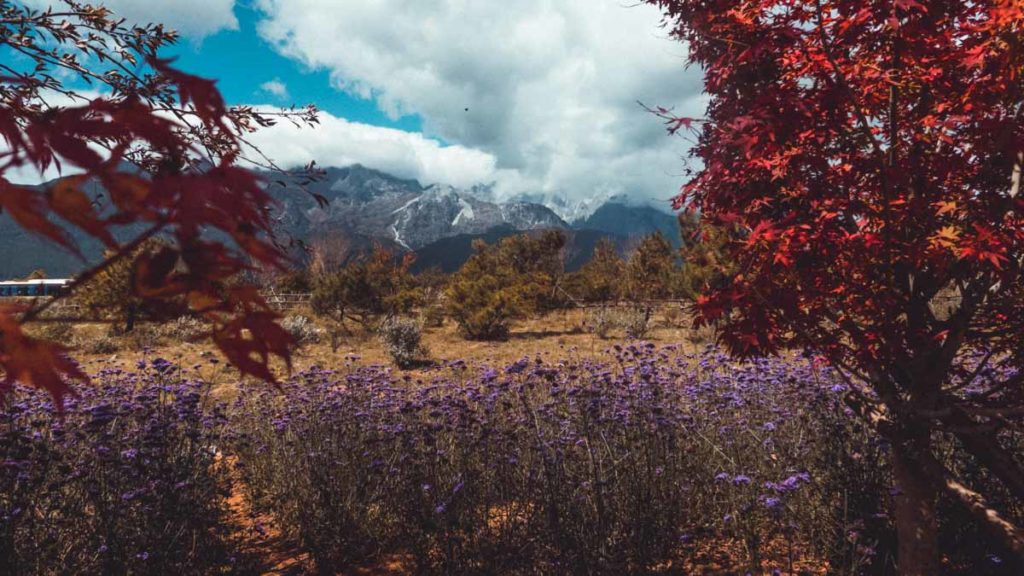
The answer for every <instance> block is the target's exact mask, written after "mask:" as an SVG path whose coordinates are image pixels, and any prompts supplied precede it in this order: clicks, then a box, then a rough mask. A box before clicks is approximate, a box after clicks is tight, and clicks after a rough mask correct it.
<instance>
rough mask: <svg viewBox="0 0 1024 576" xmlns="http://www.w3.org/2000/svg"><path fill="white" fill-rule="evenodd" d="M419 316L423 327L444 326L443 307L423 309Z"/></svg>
mask: <svg viewBox="0 0 1024 576" xmlns="http://www.w3.org/2000/svg"><path fill="white" fill-rule="evenodd" d="M420 316H421V317H422V318H423V325H424V326H426V327H428V328H440V327H441V326H444V318H445V314H444V307H443V306H440V305H437V306H428V307H426V308H424V309H423V311H422V312H421V313H420Z"/></svg>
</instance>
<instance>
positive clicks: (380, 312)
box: [310, 245, 420, 325]
mask: <svg viewBox="0 0 1024 576" xmlns="http://www.w3.org/2000/svg"><path fill="white" fill-rule="evenodd" d="M412 263H413V259H412V255H411V254H410V255H406V256H404V257H400V256H398V255H396V254H395V253H393V252H391V251H390V250H387V249H386V248H384V247H382V246H379V245H378V246H375V247H374V249H373V252H371V253H370V254H369V255H367V256H366V257H365V258H360V259H356V260H353V261H352V262H350V263H349V264H348V265H347V266H345V267H344V268H342V269H340V270H338V271H337V272H335V273H333V274H327V275H325V276H321V277H319V278H317V279H316V281H315V282H314V288H313V297H312V301H311V303H310V304H311V305H312V307H313V310H314V312H316V313H317V314H320V315H322V316H326V317H328V318H331V319H332V320H334V321H336V322H339V323H344V322H345V320H346V319H356V320H358V321H359V323H361V324H363V325H369V324H370V322H371V320H373V319H374V318H377V317H381V316H383V317H386V318H390V317H392V316H396V315H398V314H405V313H407V312H409V311H410V310H412V308H413V306H414V305H416V304H417V303H418V302H419V300H420V291H419V289H418V288H417V286H416V279H415V278H414V277H413V275H412V274H411V273H410V272H409V266H411V265H412Z"/></svg>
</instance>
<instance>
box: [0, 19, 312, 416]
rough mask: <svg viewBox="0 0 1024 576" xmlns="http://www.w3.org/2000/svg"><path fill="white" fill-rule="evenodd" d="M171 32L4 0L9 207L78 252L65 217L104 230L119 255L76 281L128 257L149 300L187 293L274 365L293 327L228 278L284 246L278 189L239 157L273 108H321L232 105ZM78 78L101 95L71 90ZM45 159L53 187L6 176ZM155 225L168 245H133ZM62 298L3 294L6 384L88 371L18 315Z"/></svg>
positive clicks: (226, 333) (4, 199)
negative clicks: (33, 299)
mask: <svg viewBox="0 0 1024 576" xmlns="http://www.w3.org/2000/svg"><path fill="white" fill-rule="evenodd" d="M176 40H177V36H176V34H175V33H174V32H172V31H170V30H167V29H164V28H163V27H162V26H159V25H147V26H129V25H126V24H125V23H124V21H123V20H121V19H118V18H116V17H115V16H114V15H112V14H111V13H110V11H108V10H107V9H105V8H102V7H95V6H92V5H87V4H82V3H79V2H75V1H72V0H65V2H63V3H62V4H61V5H60V6H59V7H57V8H51V9H47V10H46V11H42V12H41V11H38V10H33V9H31V8H29V7H26V6H25V5H23V4H22V3H20V2H11V1H8V0H0V49H2V50H3V52H4V54H5V58H4V60H3V62H0V210H3V211H4V212H5V213H6V214H7V215H8V216H9V217H10V218H11V219H12V220H13V221H14V222H15V223H16V224H18V225H20V226H21V227H23V228H25V229H26V230H28V231H30V232H32V233H34V234H36V235H38V236H39V238H40V239H41V240H44V241H49V242H53V243H56V244H58V245H60V246H62V247H64V248H65V249H67V250H69V251H71V252H74V253H76V254H78V253H79V250H78V247H77V246H76V245H75V242H74V241H73V240H72V237H71V235H70V234H69V233H68V229H69V228H70V227H74V228H77V229H78V230H79V231H80V232H81V233H84V234H86V235H88V236H91V237H93V238H95V239H96V240H98V241H100V242H102V243H103V245H104V246H105V247H106V248H107V249H108V250H109V251H110V252H109V254H110V256H109V257H107V258H106V259H104V260H103V261H102V262H101V263H99V264H97V265H95V266H93V267H91V268H88V269H86V270H85V271H84V272H82V273H81V274H79V275H78V276H77V277H76V280H75V282H74V283H73V285H72V289H73V290H75V289H77V288H78V287H80V286H81V285H83V284H86V283H88V282H89V281H90V280H92V279H93V278H95V277H97V276H98V275H100V274H102V273H103V272H104V271H106V270H108V269H110V268H112V267H114V266H116V265H118V264H119V263H121V262H123V261H125V260H129V259H133V265H132V270H133V278H132V282H133V284H134V290H133V292H134V294H135V295H136V296H138V298H139V299H140V300H141V301H143V302H144V304H145V305H146V306H147V307H148V308H150V309H153V310H156V309H158V308H159V307H160V305H161V303H165V302H174V303H175V304H174V305H175V306H177V305H178V304H177V303H178V302H182V301H184V302H185V303H186V305H187V306H188V308H189V309H190V312H191V313H192V314H195V315H198V316H202V317H203V318H204V319H205V320H206V321H207V323H208V324H209V325H210V326H211V330H212V333H211V337H212V340H213V342H214V343H215V344H216V345H217V346H218V347H219V348H220V349H221V351H222V352H223V353H224V354H225V355H226V356H227V358H228V359H229V360H230V361H231V363H232V364H233V365H234V366H236V367H237V368H238V369H239V370H241V371H242V372H243V373H245V374H251V375H254V376H257V377H260V378H264V379H268V380H272V379H273V378H274V376H273V374H272V372H271V371H270V368H269V366H268V364H269V361H270V357H271V356H279V357H282V358H283V359H285V360H286V361H287V360H289V351H288V335H287V334H286V333H285V332H284V330H282V329H281V327H280V326H279V325H278V324H277V322H276V315H275V314H274V312H273V311H272V310H271V309H270V308H269V307H268V306H267V305H266V303H265V302H264V301H263V300H262V298H260V296H259V293H258V290H257V289H256V288H254V287H252V286H245V285H234V286H230V287H228V288H225V287H224V284H223V282H224V281H225V280H227V279H229V278H232V277H235V276H237V275H238V274H240V273H242V272H243V271H245V270H248V269H251V268H253V267H255V266H257V265H259V266H270V267H274V266H278V265H280V264H281V263H282V262H283V257H284V255H283V252H282V251H281V250H280V249H279V247H278V246H277V244H276V243H275V242H274V241H273V234H272V233H273V230H272V229H271V219H270V218H269V212H268V210H267V207H268V206H270V205H271V204H272V199H271V197H270V196H269V195H268V194H267V192H266V191H265V190H264V187H263V186H262V184H261V182H260V180H259V178H258V177H257V176H256V175H255V174H254V173H253V172H252V171H250V170H247V169H245V168H243V167H241V166H240V165H239V164H240V162H242V161H244V160H246V159H247V156H246V154H247V153H250V152H252V149H251V147H248V146H246V142H245V135H246V134H247V133H249V132H251V131H252V130H254V129H256V128H258V127H260V126H267V125H270V124H273V123H274V122H275V121H276V118H279V117H286V118H289V119H292V120H293V121H296V122H301V121H305V122H310V123H312V122H315V120H316V117H315V110H313V109H312V108H310V109H306V110H301V111H298V112H295V111H285V112H281V113H257V112H256V111H254V110H252V109H251V108H247V107H240V108H228V107H227V106H226V105H225V103H224V100H223V98H222V97H221V95H220V93H219V92H218V91H217V89H216V88H215V87H214V83H213V81H211V80H206V79H202V78H198V77H195V76H191V75H189V74H185V73H183V72H181V71H179V70H177V69H175V68H173V67H171V66H170V63H169V62H167V61H166V60H162V59H160V57H159V54H158V52H159V50H160V49H161V48H162V47H165V46H167V45H169V44H171V43H173V42H175V41H176ZM14 53H16V54H18V55H19V57H18V58H16V59H15V58H11V59H8V58H7V57H6V55H7V54H14ZM85 85H88V86H89V87H90V89H91V90H92V91H93V92H94V94H97V95H96V96H90V97H86V96H84V95H83V94H82V93H80V92H79V91H77V89H78V88H79V87H81V86H85ZM247 151H248V152H247ZM250 156H252V154H250ZM255 156H256V157H257V158H258V156H259V155H258V154H256V155H255ZM266 164H267V163H266V162H264V163H263V165H266ZM50 168H57V169H60V170H61V171H62V174H64V175H65V177H64V178H62V179H61V180H59V181H58V182H57V183H56V184H55V185H53V186H50V187H47V188H46V189H40V188H38V187H33V186H23V185H19V184H15V183H13V182H11V181H10V179H9V178H10V177H11V171H12V170H15V169H35V170H37V171H39V172H40V173H42V172H44V171H46V170H47V169H50ZM93 184H99V185H100V186H101V187H102V190H103V193H102V196H99V195H96V194H95V193H94V192H93V191H94V190H96V189H97V187H96V186H94V185H93ZM115 230H118V231H120V232H121V233H122V234H124V233H125V231H126V230H131V231H134V234H132V236H131V237H129V238H124V237H123V236H122V237H115V235H114V231H115ZM211 232H212V233H214V234H213V235H211V234H209V233H211ZM157 236H160V237H162V238H166V239H167V241H168V242H167V244H166V245H164V246H163V247H161V248H160V249H158V250H156V251H154V252H143V253H141V254H138V252H137V248H138V247H139V246H141V245H142V244H143V243H145V242H146V241H147V240H149V239H150V238H154V237H157ZM214 237H220V238H228V239H230V242H224V241H218V240H215V239H213V238H214ZM136 254H138V256H137V257H136V256H134V255H136ZM55 301H56V300H49V301H41V302H38V303H36V304H35V305H34V306H33V307H31V308H25V307H15V306H10V305H4V306H3V307H0V372H2V374H3V378H2V380H0V386H2V387H3V388H5V389H6V388H9V387H10V386H11V384H12V383H13V382H15V381H20V382H22V383H24V384H27V385H32V386H35V387H39V388H44V389H47V390H49V391H50V392H51V393H53V395H54V397H55V398H56V399H57V401H58V402H59V400H60V398H61V395H62V394H63V393H65V392H66V391H67V386H68V384H67V382H68V380H69V379H84V375H83V373H82V372H81V371H80V369H79V368H78V367H77V366H76V365H75V364H74V363H73V362H71V361H70V360H69V359H67V358H66V357H65V356H64V353H63V349H62V348H61V346H60V345H59V344H56V343H52V342H45V341H41V340H38V339H35V338H32V337H30V336H28V335H27V334H26V332H25V331H24V329H23V328H24V325H25V324H27V323H29V322H32V321H34V320H37V319H38V318H39V317H40V315H41V314H42V313H43V312H44V311H46V310H47V309H49V307H50V306H52V305H53V303H54V302H55Z"/></svg>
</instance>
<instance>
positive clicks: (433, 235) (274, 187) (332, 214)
mask: <svg viewBox="0 0 1024 576" xmlns="http://www.w3.org/2000/svg"><path fill="white" fill-rule="evenodd" d="M307 180H308V179H306V178H304V177H300V176H283V177H282V176H280V175H276V174H275V175H268V179H267V182H268V183H267V186H268V191H269V192H270V193H271V195H272V196H274V197H275V198H276V199H277V200H278V205H277V207H276V208H275V209H274V210H275V212H274V214H273V217H274V221H275V227H276V229H277V231H278V233H279V236H280V240H282V241H284V242H288V241H297V242H296V244H299V243H305V244H307V245H308V244H309V243H310V241H315V240H317V239H322V238H332V239H336V240H340V242H332V243H331V244H330V245H331V246H332V247H333V248H332V250H343V252H344V253H345V254H346V256H343V257H341V259H342V260H344V259H346V258H347V257H348V256H347V255H353V254H359V253H362V252H365V251H366V250H367V249H369V248H370V247H371V246H372V245H373V244H374V243H381V244H384V245H385V246H388V247H390V248H393V249H396V250H410V251H416V252H420V251H422V250H423V249H425V248H426V252H425V253H426V254H434V255H436V254H438V253H444V252H452V250H453V249H452V248H451V246H452V245H453V244H452V243H451V242H450V241H449V240H451V239H455V238H461V239H463V240H465V242H462V244H465V246H469V245H470V240H468V239H472V238H476V237H481V238H491V237H494V238H498V237H503V236H507V235H509V234H514V233H516V232H522V231H530V230H542V229H552V228H555V229H563V230H574V231H576V232H575V233H574V234H575V235H579V236H580V237H581V238H584V239H586V242H584V243H583V244H581V245H582V246H584V248H583V250H584V251H585V252H587V254H586V255H587V256H588V255H589V252H588V251H587V249H586V246H589V245H590V244H589V242H591V241H592V240H594V238H596V236H600V235H605V236H609V237H614V238H617V239H620V240H628V239H631V238H636V237H639V236H643V235H645V234H649V233H651V232H653V231H654V230H661V231H662V232H663V234H665V236H666V237H668V238H669V239H670V240H673V241H676V240H677V239H678V232H677V231H675V225H676V224H675V218H674V216H672V215H670V214H667V213H665V212H662V211H660V210H657V209H656V208H652V207H650V206H640V205H632V204H629V203H627V202H626V201H625V199H622V198H618V197H610V196H607V195H606V196H598V197H595V198H590V199H585V200H571V199H569V198H567V197H566V196H565V195H562V194H557V193H554V194H521V195H518V196H516V197H514V198H511V199H505V200H498V199H496V198H495V193H494V189H493V187H491V186H486V185H484V186H474V187H472V188H469V189H461V188H454V187H452V186H447V185H440V184H433V185H427V186H424V185H422V184H420V183H419V182H416V181H415V180H408V179H402V178H398V177H395V176H392V175H390V174H386V173H384V172H380V171H378V170H372V169H370V168H366V167H363V166H358V165H356V166H350V167H347V168H328V169H326V171H325V173H324V174H323V177H321V178H317V179H315V180H313V181H307ZM52 184H53V183H52V182H51V183H47V184H44V185H43V186H50V185H52ZM570 223H571V224H570ZM125 232H126V234H128V235H130V231H125ZM71 233H72V236H73V237H74V238H75V239H76V241H78V242H80V243H81V247H82V251H83V253H84V254H85V255H86V262H83V261H81V260H78V259H77V258H75V257H74V256H72V255H71V254H70V253H68V252H66V251H63V250H61V249H60V248H57V247H56V246H53V245H50V244H48V243H45V242H42V241H40V240H39V239H37V238H36V237H35V236H32V235H31V234H28V233H26V232H25V231H24V230H23V229H22V228H20V227H19V226H17V225H16V224H14V222H13V221H11V219H10V216H9V215H7V214H2V213H0V240H3V244H4V246H5V249H6V251H5V258H0V278H11V277H19V276H23V275H25V274H28V273H29V272H31V271H32V270H35V269H39V268H43V269H45V270H46V271H47V272H48V273H49V274H50V275H51V276H64V275H69V274H74V273H76V272H78V271H80V270H81V269H82V268H84V267H85V266H86V265H87V264H88V263H89V262H94V261H97V260H98V259H99V257H100V255H101V254H102V246H101V245H100V244H99V243H98V242H96V241H94V240H91V239H89V238H87V237H85V236H84V235H83V234H81V233H80V232H76V231H75V230H72V231H71ZM445 242H448V243H447V244H445ZM456 244H458V243H457V242H456ZM460 246H461V244H460ZM464 248H465V247H464ZM467 250H468V248H467V249H466V250H457V251H456V252H459V253H460V254H461V253H462V252H466V251H467ZM295 256H297V257H301V256H302V252H301V251H298V250H297V251H296V253H295ZM577 256H579V255H577ZM581 257H582V256H581ZM449 259H450V260H451V262H448V263H447V264H446V265H455V264H457V263H458V261H459V258H454V257H453V258H449ZM426 260H430V259H426ZM435 260H436V258H435ZM431 261H433V260H431Z"/></svg>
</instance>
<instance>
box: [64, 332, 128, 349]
mask: <svg viewBox="0 0 1024 576" xmlns="http://www.w3.org/2000/svg"><path fill="white" fill-rule="evenodd" d="M75 347H76V348H78V349H80V350H82V351H84V352H86V353H88V354H113V353H115V352H117V351H118V350H120V349H121V346H120V344H119V343H118V341H117V339H116V338H114V337H112V336H111V335H110V334H109V333H106V332H102V333H93V334H91V335H87V336H79V337H78V338H76V340H75Z"/></svg>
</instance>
